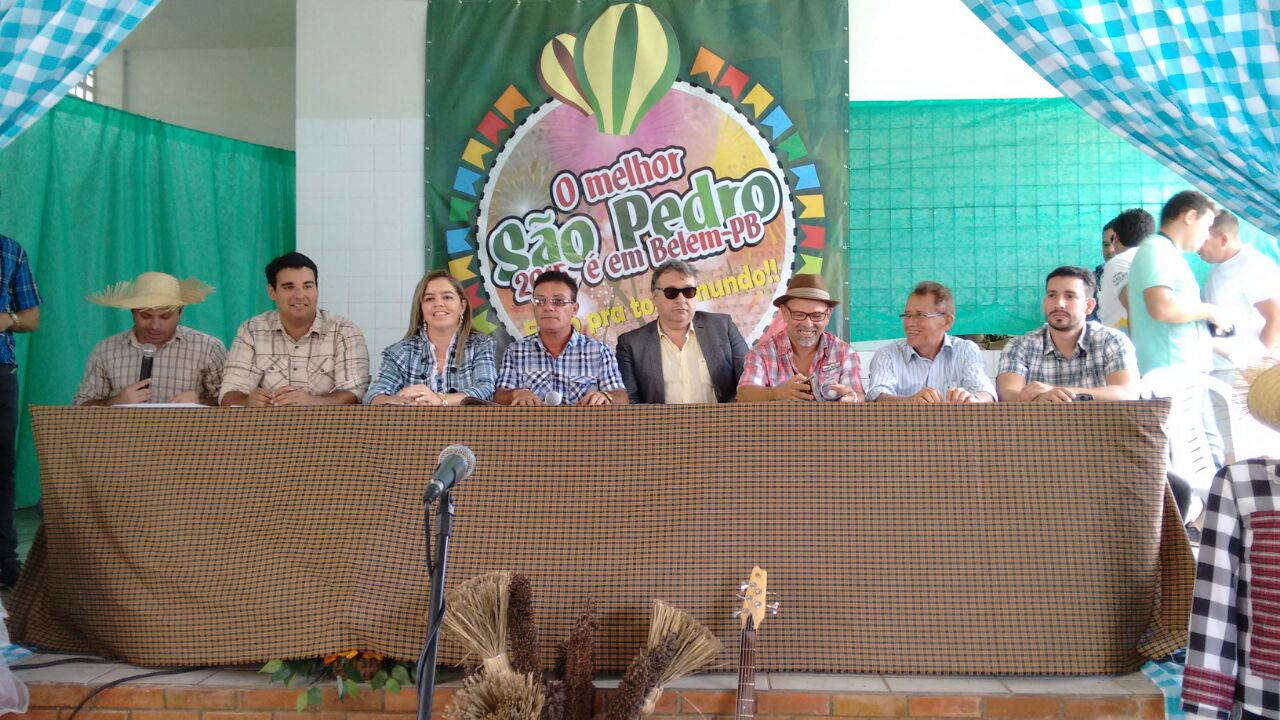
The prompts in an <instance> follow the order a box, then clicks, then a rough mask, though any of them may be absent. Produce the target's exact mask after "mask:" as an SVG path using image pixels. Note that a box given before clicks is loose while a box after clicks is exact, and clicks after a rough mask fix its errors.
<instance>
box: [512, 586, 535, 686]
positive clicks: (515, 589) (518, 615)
mask: <svg viewBox="0 0 1280 720" xmlns="http://www.w3.org/2000/svg"><path fill="white" fill-rule="evenodd" d="M507 658H508V659H510V661H511V667H512V669H514V670H515V671H516V672H522V673H530V674H532V675H533V676H534V677H541V676H542V659H541V658H540V657H539V656H538V625H537V623H536V622H535V621H534V619H533V586H532V585H530V584H529V578H528V577H526V576H524V575H521V574H519V573H516V574H514V575H512V576H511V586H510V595H509V600H508V605H507Z"/></svg>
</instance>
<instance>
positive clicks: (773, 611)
mask: <svg viewBox="0 0 1280 720" xmlns="http://www.w3.org/2000/svg"><path fill="white" fill-rule="evenodd" d="M781 605H782V603H769V604H768V605H765V607H767V608H769V614H770V615H777V614H778V608H779V607H780V606H781Z"/></svg>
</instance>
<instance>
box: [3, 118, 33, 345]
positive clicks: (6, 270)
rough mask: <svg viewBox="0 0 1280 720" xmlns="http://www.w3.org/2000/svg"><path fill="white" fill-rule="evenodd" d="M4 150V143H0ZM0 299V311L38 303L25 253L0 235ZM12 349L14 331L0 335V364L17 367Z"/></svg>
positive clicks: (31, 306) (10, 239)
mask: <svg viewBox="0 0 1280 720" xmlns="http://www.w3.org/2000/svg"><path fill="white" fill-rule="evenodd" d="M0 147H3V143H0ZM0 298H3V301H4V307H3V308H0V312H18V311H19V310H29V309H31V308H33V307H36V306H37V305H39V304H40V292H39V291H38V290H36V281H35V278H33V277H32V276H31V263H30V262H28V261H27V251H26V250H23V249H22V246H21V245H19V244H18V242H17V241H16V240H14V239H13V238H9V237H5V236H4V235H0ZM17 363H18V359H17V356H16V355H14V349H13V331H12V330H5V331H4V332H3V333H0V364H4V365H16V364H17Z"/></svg>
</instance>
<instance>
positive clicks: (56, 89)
mask: <svg viewBox="0 0 1280 720" xmlns="http://www.w3.org/2000/svg"><path fill="white" fill-rule="evenodd" d="M159 2H160V0H76V2H70V1H69V0H0V148H3V147H4V146H5V145H8V144H9V143H10V142H11V141H12V140H13V139H14V138H15V137H17V136H18V135H19V134H20V133H21V132H22V131H23V130H25V129H26V128H28V127H31V125H32V124H34V123H35V121H36V120H39V119H40V116H41V115H44V114H45V112H47V111H48V110H49V108H51V107H53V106H54V105H57V104H58V101H59V100H61V99H62V98H63V96H65V95H66V94H67V92H68V91H69V90H71V88H73V87H75V85H76V83H78V82H80V80H81V79H83V78H84V76H85V75H87V74H88V73H89V71H90V70H92V69H93V68H94V67H95V66H96V65H97V64H98V63H99V62H101V61H102V59H103V58H105V57H106V56H107V54H108V53H110V52H111V50H112V49H113V48H115V46H116V45H117V44H119V42H120V41H121V40H123V39H124V38H125V36H126V35H128V34H129V33H130V32H131V31H132V30H133V28H135V27H137V25H138V23H140V22H142V19H143V18H145V17H146V16H147V13H149V12H151V8H153V7H155V6H156V4H158V3H159Z"/></svg>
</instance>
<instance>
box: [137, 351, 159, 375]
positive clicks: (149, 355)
mask: <svg viewBox="0 0 1280 720" xmlns="http://www.w3.org/2000/svg"><path fill="white" fill-rule="evenodd" d="M155 355H156V346H155V345H152V344H151V343H147V344H146V345H143V346H142V371H141V372H140V373H138V380H139V381H142V380H149V379H150V378H151V364H152V363H154V362H155Z"/></svg>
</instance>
